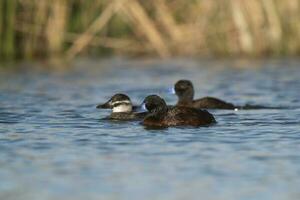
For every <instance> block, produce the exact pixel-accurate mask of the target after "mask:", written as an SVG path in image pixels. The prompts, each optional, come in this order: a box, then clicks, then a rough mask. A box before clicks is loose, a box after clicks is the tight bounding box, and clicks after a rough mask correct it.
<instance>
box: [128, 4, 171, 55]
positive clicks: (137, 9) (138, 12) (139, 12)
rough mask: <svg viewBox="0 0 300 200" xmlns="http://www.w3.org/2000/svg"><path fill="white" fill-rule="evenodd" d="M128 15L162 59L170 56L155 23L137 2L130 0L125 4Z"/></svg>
mask: <svg viewBox="0 0 300 200" xmlns="http://www.w3.org/2000/svg"><path fill="white" fill-rule="evenodd" d="M125 6H126V9H127V10H128V14H129V15H131V19H133V20H134V22H135V23H136V25H137V28H138V31H139V32H142V33H144V34H145V36H146V37H147V38H148V40H149V42H150V43H151V44H152V46H153V48H154V49H155V50H156V51H157V53H158V55H159V56H160V57H163V58H166V57H169V56H170V52H169V49H168V47H167V46H166V44H165V43H164V40H163V38H162V36H161V34H160V33H159V31H158V30H157V29H156V27H155V25H154V22H153V21H152V20H151V19H150V17H149V16H148V15H147V13H146V11H145V10H144V8H143V7H142V6H141V5H140V3H139V2H137V1H136V0H130V1H128V3H127V4H125Z"/></svg>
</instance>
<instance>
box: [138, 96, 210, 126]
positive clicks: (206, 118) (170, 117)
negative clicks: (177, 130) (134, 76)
mask: <svg viewBox="0 0 300 200" xmlns="http://www.w3.org/2000/svg"><path fill="white" fill-rule="evenodd" d="M144 102H145V104H146V108H147V110H148V111H149V114H148V115H147V116H146V117H145V118H144V120H143V122H142V123H143V125H145V126H148V127H170V126H206V125H209V124H212V123H215V122H216V120H215V118H214V116H213V115H212V114H210V113H209V112H208V111H206V110H200V109H194V108H190V107H184V106H174V107H168V106H167V105H166V104H165V102H164V100H163V99H161V98H160V97H158V96H157V95H150V96H148V97H147V98H146V99H145V101H144Z"/></svg>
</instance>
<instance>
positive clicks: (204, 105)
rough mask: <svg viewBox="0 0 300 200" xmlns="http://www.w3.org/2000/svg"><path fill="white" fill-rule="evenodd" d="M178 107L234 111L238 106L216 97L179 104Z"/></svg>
mask: <svg viewBox="0 0 300 200" xmlns="http://www.w3.org/2000/svg"><path fill="white" fill-rule="evenodd" d="M177 106H184V107H192V108H196V109H226V110H234V109H235V108H236V106H234V105H233V104H232V103H228V102H226V101H223V100H220V99H217V98H214V97H204V98H201V99H196V100H191V101H187V102H180V101H179V102H178V103H177Z"/></svg>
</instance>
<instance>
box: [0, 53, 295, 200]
mask: <svg viewBox="0 0 300 200" xmlns="http://www.w3.org/2000/svg"><path fill="white" fill-rule="evenodd" d="M38 65H39V66H40V67H41V68H43V66H42V64H38ZM182 78H185V79H190V80H192V81H193V83H194V86H195V90H196V96H197V97H203V96H208V95H209V96H215V97H219V98H221V99H224V100H226V101H229V102H233V103H235V104H237V105H244V104H246V103H250V104H258V105H264V106H270V107H276V108H275V109H258V110H239V111H231V110H229V111H228V110H211V113H213V114H214V115H215V118H216V120H217V121H218V123H217V124H216V125H213V126H211V127H202V128H190V127H189V128H168V129H164V130H148V129H145V128H144V127H143V126H142V125H140V124H139V122H119V123H118V122H109V121H101V120H99V119H100V118H103V117H105V116H107V115H109V113H110V111H109V110H97V109H96V108H95V106H96V105H97V104H98V103H101V102H105V101H106V100H108V98H110V96H111V95H113V94H114V93H117V92H123V93H126V94H128V95H129V96H130V97H131V98H132V101H133V102H134V103H136V104H139V103H141V102H142V100H143V98H144V97H145V96H146V95H148V94H159V95H161V96H162V97H163V98H165V99H166V101H167V102H168V103H169V104H174V103H175V102H176V97H175V96H174V95H173V94H170V93H169V92H168V91H170V88H171V87H172V85H173V84H174V83H175V82H176V81H177V80H179V79H182ZM299 88H300V61H299V60H262V61H245V60H244V61H243V60H238V61H228V60H221V61H213V60H190V59H174V60H126V59H119V58H114V59H107V60H78V61H77V62H75V63H74V64H73V65H72V66H70V68H69V69H67V70H40V69H36V68H35V70H33V69H27V68H26V67H23V68H21V69H18V70H7V69H2V70H1V71H0V91H1V93H0V199H1V200H2V199H3V200H4V199H5V200H16V199H20V200H44V199H46V200H54V199H55V200H60V199H63V200H69V199H70V200H77V199H78V200H79V199H92V200H94V199H95V200H98V199H100V200H101V199H122V200H123V199H124V200H132V199H149V200H155V199H163V200H166V199H175V200H177V199H178V200H181V199H185V200H186V199H195V200H198V199H205V200H216V199H221V200H232V199H242V200H250V199H251V200H252V199H256V200H279V199H280V200H281V199H282V200H283V199H284V200H286V199H300V154H299V152H300V92H299V91H300V90H299Z"/></svg>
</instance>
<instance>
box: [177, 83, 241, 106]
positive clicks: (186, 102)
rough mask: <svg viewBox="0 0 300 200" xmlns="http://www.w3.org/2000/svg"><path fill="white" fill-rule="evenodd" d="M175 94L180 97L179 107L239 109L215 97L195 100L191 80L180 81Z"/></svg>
mask: <svg viewBox="0 0 300 200" xmlns="http://www.w3.org/2000/svg"><path fill="white" fill-rule="evenodd" d="M174 89H175V94H176V95H177V96H178V102H177V104H176V105H177V106H184V107H192V108H197V109H201V108H202V109H227V110H234V109H236V108H237V107H236V106H234V105H233V104H232V103H228V102H225V101H223V100H220V99H217V98H214V97H204V98H201V99H196V100H194V87H193V84H192V82H191V81H189V80H179V81H178V82H177V83H176V84H175V87H174Z"/></svg>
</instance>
